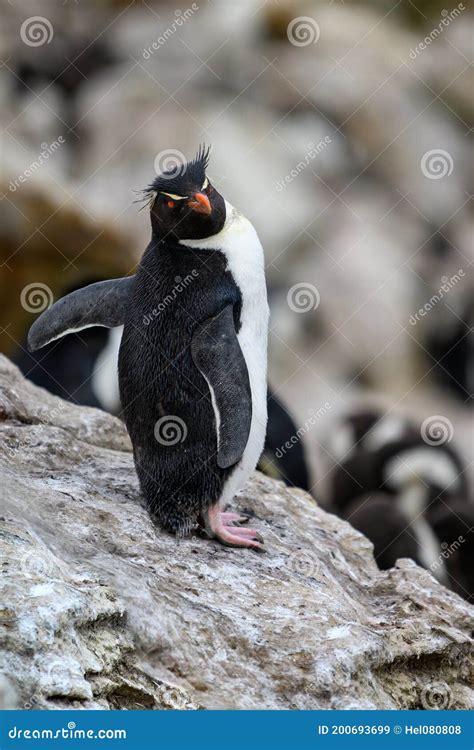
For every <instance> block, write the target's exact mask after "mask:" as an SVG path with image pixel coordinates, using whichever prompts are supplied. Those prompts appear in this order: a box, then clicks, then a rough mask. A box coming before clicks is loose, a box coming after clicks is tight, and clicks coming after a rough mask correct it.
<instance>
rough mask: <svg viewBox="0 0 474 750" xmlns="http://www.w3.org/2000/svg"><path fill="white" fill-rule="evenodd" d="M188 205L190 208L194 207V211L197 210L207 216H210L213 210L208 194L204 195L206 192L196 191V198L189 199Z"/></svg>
mask: <svg viewBox="0 0 474 750" xmlns="http://www.w3.org/2000/svg"><path fill="white" fill-rule="evenodd" d="M188 206H189V208H192V209H193V211H196V213H198V214H206V216H209V214H210V213H211V211H212V208H211V204H210V203H209V198H208V197H207V195H204V193H194V199H193V200H190V201H188Z"/></svg>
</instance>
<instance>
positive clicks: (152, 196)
mask: <svg viewBox="0 0 474 750" xmlns="http://www.w3.org/2000/svg"><path fill="white" fill-rule="evenodd" d="M208 162H209V148H205V147H204V146H201V147H200V148H199V151H198V153H197V154H196V157H195V158H194V159H193V160H192V161H190V162H187V163H185V164H177V165H176V166H174V167H173V169H170V170H167V171H165V172H162V173H161V174H160V175H158V177H157V178H156V179H155V180H154V181H153V182H152V184H151V185H150V186H149V188H147V189H146V190H145V191H144V193H145V199H146V200H147V202H148V204H149V206H150V216H151V225H152V231H153V234H154V235H155V236H156V237H158V238H160V239H165V238H166V237H169V236H171V237H174V238H176V239H179V240H187V239H190V240H191V239H192V240H200V239H205V238H206V237H212V235H214V234H217V233H218V232H220V230H221V229H222V227H223V226H224V222H225V218H226V209H225V201H224V198H223V197H222V195H221V194H220V193H219V192H218V191H217V190H216V189H215V187H214V186H213V185H211V182H210V180H209V178H208V177H207V175H206V169H207V165H208Z"/></svg>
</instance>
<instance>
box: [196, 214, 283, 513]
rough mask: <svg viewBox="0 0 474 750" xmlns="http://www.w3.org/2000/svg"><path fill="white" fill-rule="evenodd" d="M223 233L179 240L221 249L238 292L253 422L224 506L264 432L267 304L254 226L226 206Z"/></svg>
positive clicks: (254, 459) (247, 471)
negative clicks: (200, 238) (240, 303)
mask: <svg viewBox="0 0 474 750" xmlns="http://www.w3.org/2000/svg"><path fill="white" fill-rule="evenodd" d="M226 210H227V218H226V223H225V225H224V228H223V229H222V231H220V232H219V233H218V234H216V235H214V236H213V237H209V238H207V239H205V240H183V244H186V245H189V246H190V247H206V248H209V249H216V250H221V252H223V253H224V254H225V256H226V258H227V262H228V269H229V271H230V272H231V274H232V276H233V277H234V280H235V283H236V284H237V285H238V287H239V289H240V291H241V294H242V311H241V328H240V331H239V333H238V334H237V338H238V341H239V344H240V348H241V349H242V354H243V355H244V358H245V362H246V364H247V370H248V373H249V380H250V389H251V392H252V423H251V427H250V434H249V438H248V441H247V445H246V447H245V450H244V453H243V456H242V458H241V460H240V461H239V463H238V464H237V465H236V466H235V468H234V469H233V471H232V472H231V474H230V476H229V478H228V480H227V482H226V484H225V486H224V490H223V493H222V496H221V498H220V500H221V502H222V503H223V504H225V503H226V502H229V501H230V500H232V498H233V496H234V495H235V493H236V492H237V491H238V490H239V489H241V488H242V487H243V485H244V484H245V482H246V481H247V479H248V478H249V476H250V475H251V474H252V472H253V471H254V469H255V467H256V466H257V463H258V460H259V458H260V455H261V453H262V450H263V446H264V443H265V435H266V430H267V338H268V317H269V310H268V302H267V289H266V285H265V271H264V258H263V249H262V245H261V244H260V240H259V239H258V236H257V233H256V231H255V229H254V228H253V226H252V224H251V223H250V222H249V221H248V219H246V218H245V217H244V216H242V214H239V213H238V211H236V209H235V208H234V207H233V206H231V205H230V204H229V203H227V202H226Z"/></svg>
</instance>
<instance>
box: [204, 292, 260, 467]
mask: <svg viewBox="0 0 474 750" xmlns="http://www.w3.org/2000/svg"><path fill="white" fill-rule="evenodd" d="M191 354H192V357H193V361H194V364H195V365H196V367H197V368H198V370H199V371H200V373H201V375H202V376H203V377H204V379H205V380H206V382H207V384H208V386H209V390H210V392H211V399H212V405H213V407H214V414H215V417H216V430H217V464H218V466H220V467H221V468H222V469H227V468H229V467H230V466H233V465H234V464H236V463H237V462H238V461H239V460H240V459H241V458H242V454H243V452H244V450H245V446H246V445H247V441H248V438H249V434H250V425H251V422H252V392H251V390H250V381H249V374H248V370H247V365H246V362H245V359H244V355H243V354H242V350H241V348H240V345H239V341H238V339H237V334H236V332H235V326H234V315H233V311H232V305H228V306H227V307H225V308H224V309H223V310H222V312H220V313H219V315H216V316H215V317H214V318H210V319H209V320H207V321H206V322H205V323H203V324H202V325H201V326H199V327H198V329H197V330H196V331H195V333H194V335H193V339H192V343H191Z"/></svg>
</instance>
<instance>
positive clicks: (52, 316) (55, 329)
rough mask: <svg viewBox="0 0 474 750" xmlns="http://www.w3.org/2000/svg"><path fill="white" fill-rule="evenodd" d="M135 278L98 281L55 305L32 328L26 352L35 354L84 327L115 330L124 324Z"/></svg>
mask: <svg viewBox="0 0 474 750" xmlns="http://www.w3.org/2000/svg"><path fill="white" fill-rule="evenodd" d="M134 278H135V277H134V276H124V277H123V278H121V279H110V280H108V281H98V282H97V283H96V284H90V285H89V286H86V287H84V288H82V289H77V290H76V291H74V292H71V294H67V295H66V296H65V297H63V298H62V299H60V300H58V301H57V302H55V304H54V305H52V306H51V307H49V308H48V309H47V310H45V311H44V313H43V314H42V315H40V317H39V318H37V319H36V320H35V322H34V323H33V325H32V326H31V328H30V331H29V333H28V350H29V351H30V352H34V351H36V349H41V347H42V346H46V344H49V343H50V342H51V341H54V340H55V339H59V338H61V336H65V335H66V334H68V333H74V332H75V331H81V330H82V329H83V328H90V327H91V326H104V327H105V328H115V327H116V326H121V325H123V323H124V317H125V310H126V307H127V305H126V303H127V301H128V299H129V296H130V293H131V289H132V285H133V280H134Z"/></svg>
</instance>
